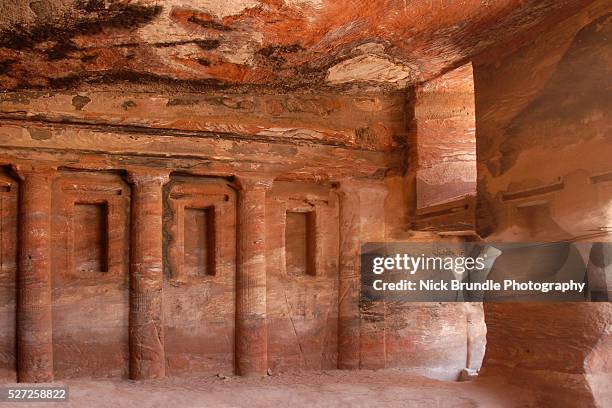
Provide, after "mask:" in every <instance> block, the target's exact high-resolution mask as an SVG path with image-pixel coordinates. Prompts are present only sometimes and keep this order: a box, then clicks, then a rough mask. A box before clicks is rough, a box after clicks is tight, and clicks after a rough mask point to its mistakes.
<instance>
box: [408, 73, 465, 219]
mask: <svg viewBox="0 0 612 408" xmlns="http://www.w3.org/2000/svg"><path fill="white" fill-rule="evenodd" d="M474 131H475V123H474V80H473V74H472V65H471V64H466V65H464V66H462V67H459V68H457V69H455V70H453V71H451V72H448V73H446V74H444V75H442V76H440V77H438V78H436V79H434V80H432V81H430V82H427V83H425V84H424V85H422V86H419V87H418V88H417V90H416V93H415V105H414V122H413V132H412V134H411V136H412V138H411V140H412V142H413V143H412V144H411V149H410V160H409V165H410V168H411V169H412V170H413V171H414V172H415V175H416V207H417V209H420V208H425V207H429V206H433V205H436V204H440V203H444V202H448V201H451V200H454V199H457V198H458V197H461V196H465V195H475V193H476V138H475V134H474Z"/></svg>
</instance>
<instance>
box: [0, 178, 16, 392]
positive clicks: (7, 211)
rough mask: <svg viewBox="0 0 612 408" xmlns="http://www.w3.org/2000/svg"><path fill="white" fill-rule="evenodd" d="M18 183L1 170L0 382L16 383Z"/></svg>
mask: <svg viewBox="0 0 612 408" xmlns="http://www.w3.org/2000/svg"><path fill="white" fill-rule="evenodd" d="M18 197H19V193H18V183H17V181H15V180H14V179H13V178H12V177H10V175H9V174H8V172H7V171H4V170H2V169H0V327H2V330H0V381H2V380H5V381H15V380H16V373H15V312H16V309H15V304H16V295H17V290H16V280H17V200H18Z"/></svg>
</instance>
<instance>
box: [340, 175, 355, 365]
mask: <svg viewBox="0 0 612 408" xmlns="http://www.w3.org/2000/svg"><path fill="white" fill-rule="evenodd" d="M339 187H340V188H339V190H338V196H339V198H340V220H339V224H340V272H339V274H340V276H339V295H338V368H339V369H358V368H359V354H360V353H359V345H360V316H359V291H360V282H361V279H360V276H359V272H360V270H359V263H360V257H359V256H360V253H359V250H360V249H359V245H360V229H361V228H360V223H361V218H360V211H359V191H358V189H357V188H356V187H355V186H354V185H353V184H351V183H341V184H340V186H339Z"/></svg>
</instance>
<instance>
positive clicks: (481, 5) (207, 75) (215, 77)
mask: <svg viewBox="0 0 612 408" xmlns="http://www.w3.org/2000/svg"><path fill="white" fill-rule="evenodd" d="M591 2H592V0H456V1H453V0H371V1H356V0H226V1H223V0H193V1H181V0H167V1H159V0H140V1H138V0H136V1H131V0H37V1H33V0H14V1H3V2H0V89H3V90H17V89H45V90H46V89H67V88H77V87H79V86H82V85H87V86H88V87H91V86H104V85H109V84H116V83H125V84H127V83H129V84H131V85H134V84H147V85H151V84H155V86H158V87H177V86H182V87H185V88H187V89H190V90H210V89H222V88H223V89H225V88H233V89H240V88H244V89H247V90H248V89H251V88H253V87H255V86H265V87H266V88H271V89H276V90H279V89H282V90H296V89H300V90H305V89H308V90H314V89H322V88H330V87H331V88H333V89H339V90H343V91H346V90H347V89H349V88H354V87H356V86H359V87H362V88H363V87H364V86H366V87H371V86H373V85H374V86H377V87H380V86H382V87H385V88H386V87H389V88H394V89H397V88H404V87H406V86H410V85H412V84H417V83H421V82H423V81H427V80H430V79H432V78H434V77H436V76H438V75H439V74H440V73H442V72H445V71H448V70H450V69H452V68H454V67H457V66H459V65H461V64H462V63H464V62H466V61H468V60H469V59H470V58H471V57H472V56H474V55H475V54H477V53H480V52H482V51H483V50H485V49H486V48H487V47H489V46H491V45H493V44H497V43H505V42H506V39H510V38H511V39H512V40H511V43H508V44H505V45H504V47H503V48H504V49H507V48H512V44H518V43H520V41H521V38H524V37H525V36H529V37H534V36H536V35H537V34H538V32H539V31H541V30H543V29H545V28H546V27H548V26H550V25H551V24H554V23H556V22H558V21H560V20H561V19H562V18H564V17H567V16H568V15H571V14H572V13H574V12H575V11H576V10H578V9H580V8H582V7H584V6H585V5H587V4H589V3H591Z"/></svg>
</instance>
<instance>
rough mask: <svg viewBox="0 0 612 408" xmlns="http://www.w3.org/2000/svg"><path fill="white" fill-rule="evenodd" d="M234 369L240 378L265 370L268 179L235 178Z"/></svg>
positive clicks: (266, 361) (269, 185)
mask: <svg viewBox="0 0 612 408" xmlns="http://www.w3.org/2000/svg"><path fill="white" fill-rule="evenodd" d="M236 181H237V184H238V187H239V188H240V192H239V196H238V275H237V279H236V369H237V372H238V374H240V375H258V374H261V375H263V374H265V373H266V371H267V369H268V347H267V330H266V245H265V233H266V220H265V213H266V191H267V190H268V189H269V188H270V187H271V186H272V180H271V179H264V178H253V177H239V178H237V180H236Z"/></svg>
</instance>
